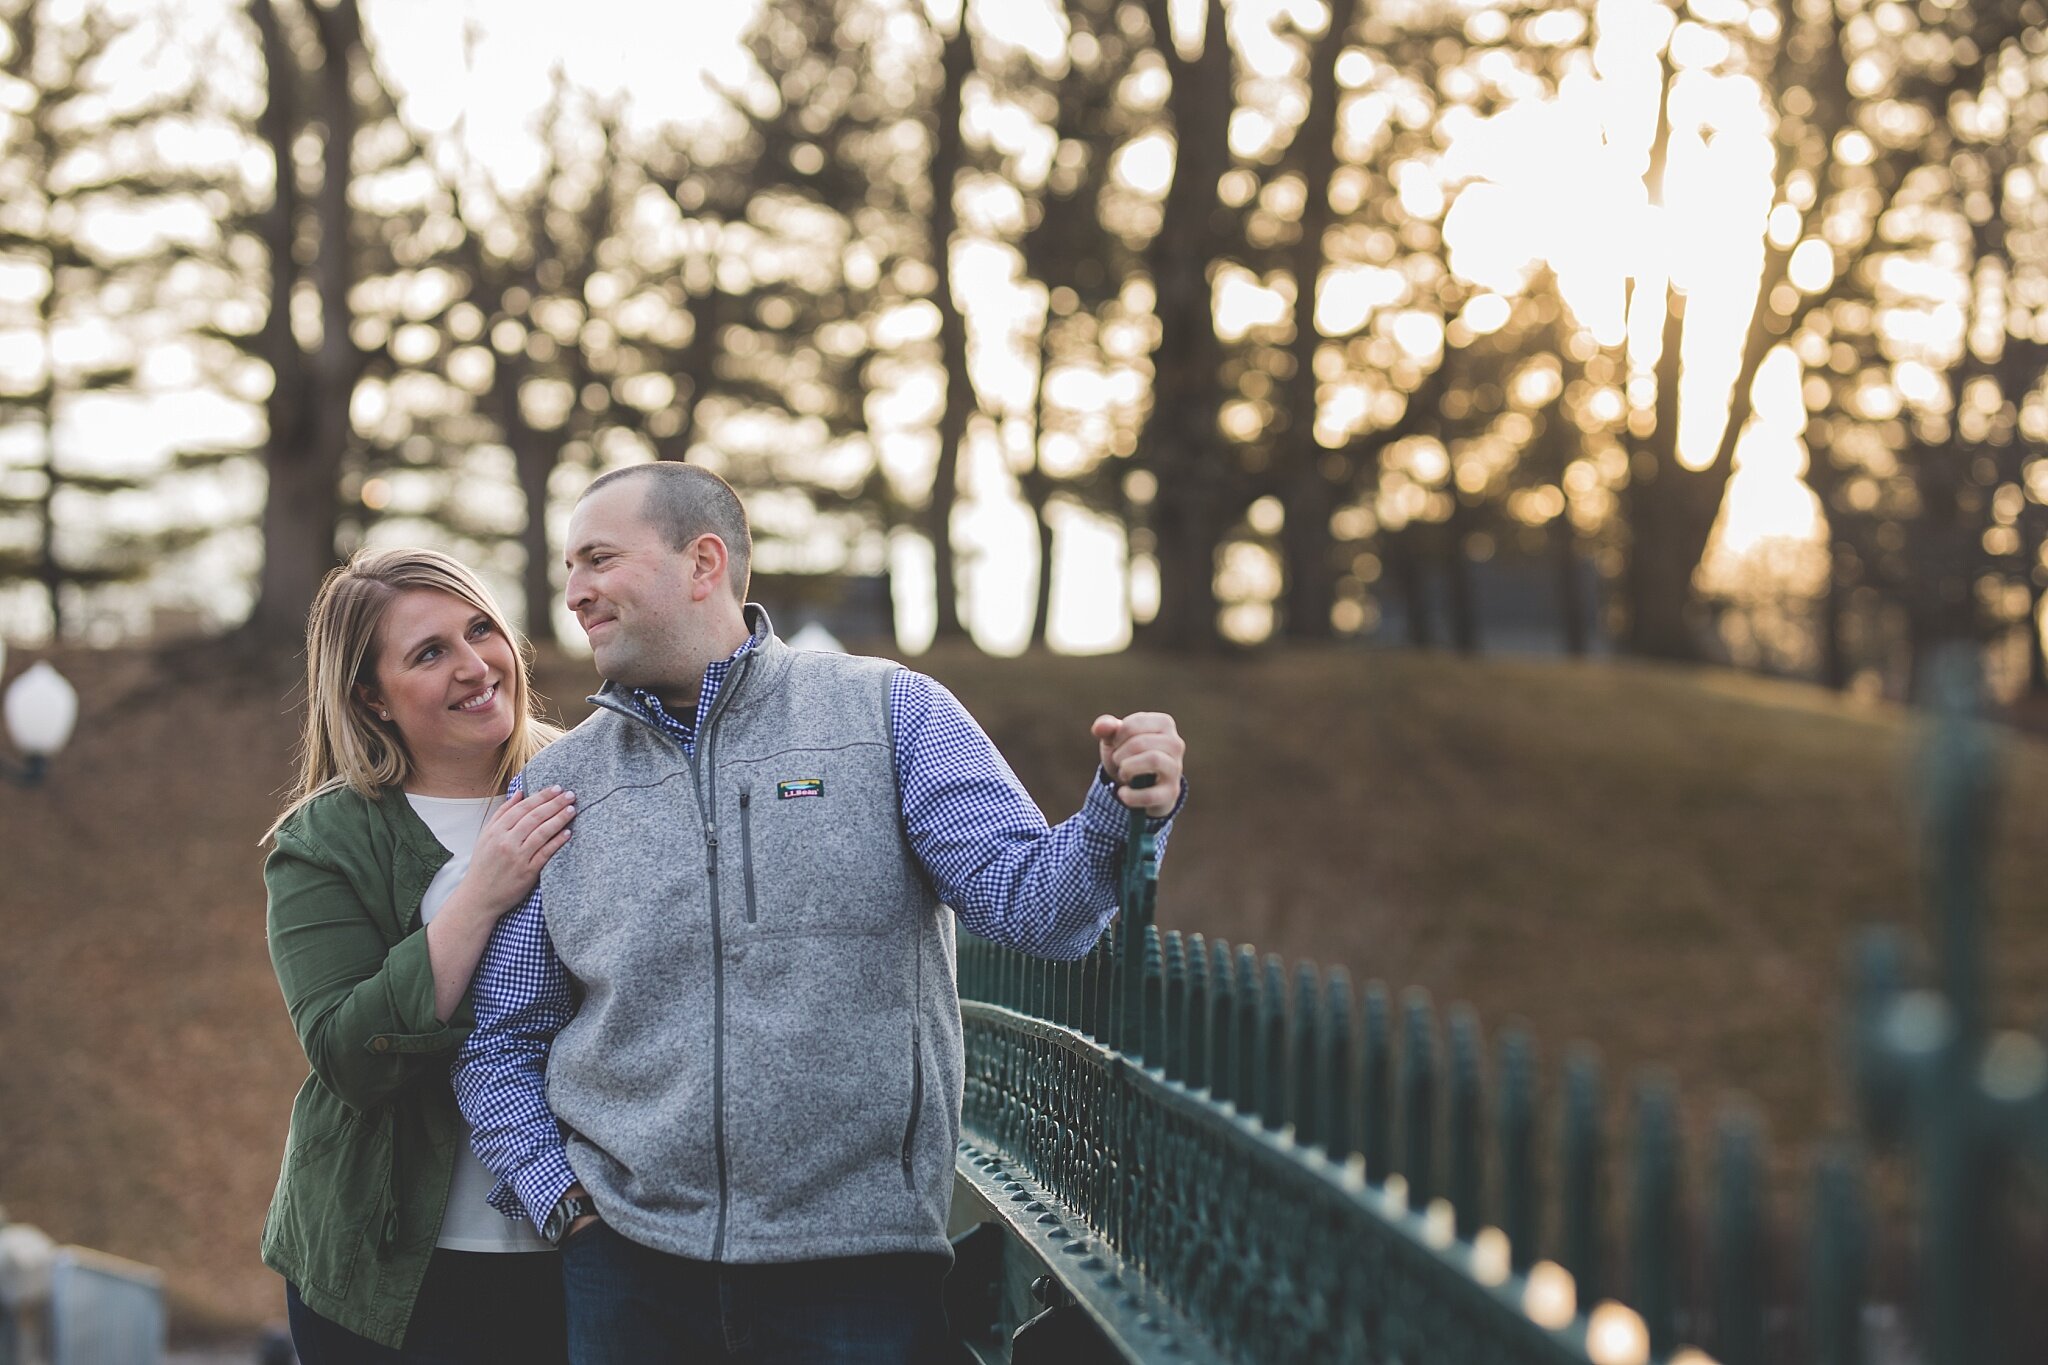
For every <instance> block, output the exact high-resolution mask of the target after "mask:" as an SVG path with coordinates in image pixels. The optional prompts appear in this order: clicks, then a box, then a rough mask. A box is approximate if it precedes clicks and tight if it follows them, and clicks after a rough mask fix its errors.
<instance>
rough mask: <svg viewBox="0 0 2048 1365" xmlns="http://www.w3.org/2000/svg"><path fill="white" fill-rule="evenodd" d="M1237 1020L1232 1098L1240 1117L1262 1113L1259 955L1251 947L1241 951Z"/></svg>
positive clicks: (1232, 1045) (1232, 1032)
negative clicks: (1260, 1097)
mask: <svg viewBox="0 0 2048 1365" xmlns="http://www.w3.org/2000/svg"><path fill="white" fill-rule="evenodd" d="M1233 975H1234V976H1235V978H1236V987H1237V1018H1236V1020H1235V1021H1234V1026H1233V1027H1232V1029H1231V1030H1230V1062H1231V1077H1230V1095H1231V1098H1232V1099H1234V1100H1236V1101H1237V1111H1238V1112H1239V1113H1240V1114H1244V1115H1247V1116H1253V1117H1255V1116H1256V1115H1257V1114H1258V1112H1259V1093H1260V1089H1261V1087H1260V1085H1259V1013H1260V1010H1261V1008H1262V1006H1261V1004H1260V996H1261V995H1262V994H1263V993H1262V992H1261V991H1260V990H1259V953H1258V949H1256V948H1254V947H1252V946H1251V945H1250V944H1249V943H1245V944H1240V945H1239V946H1238V949H1237V960H1236V970H1235V972H1234V973H1233Z"/></svg>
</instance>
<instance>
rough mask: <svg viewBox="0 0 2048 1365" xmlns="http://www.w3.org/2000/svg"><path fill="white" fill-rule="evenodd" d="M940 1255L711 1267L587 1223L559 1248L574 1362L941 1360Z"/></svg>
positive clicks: (817, 1364) (877, 1364)
mask: <svg viewBox="0 0 2048 1365" xmlns="http://www.w3.org/2000/svg"><path fill="white" fill-rule="evenodd" d="M947 1269H948V1263H947V1258H945V1257H943V1256H933V1255H923V1254H916V1253H906V1254H901V1255H887V1256H854V1257H848V1258H846V1259H843V1260H831V1261H797V1262H791V1263H787V1264H781V1265H720V1264H717V1263H713V1262H707V1261H690V1260H685V1259H683V1258H682V1257H680V1256H670V1255H668V1254H666V1253H664V1252H659V1251H654V1250H651V1249H649V1248H647V1247H643V1246H641V1245H639V1244H638V1243H636V1242H633V1241H630V1240H628V1239H627V1238H625V1237H622V1236H620V1235H619V1234H618V1233H616V1232H614V1231H612V1229H610V1228H609V1227H606V1226H605V1225H604V1224H603V1223H593V1224H591V1225H590V1226H589V1227H588V1228H587V1229H585V1230H584V1231H582V1232H579V1233H577V1234H576V1235H575V1236H574V1237H572V1238H570V1239H569V1242H568V1245H566V1246H565V1247H563V1249H562V1279H563V1284H564V1287H565V1290H566V1293H567V1300H568V1303H567V1311H568V1317H569V1358H570V1360H571V1361H573V1362H574V1365H665V1363H668V1362H674V1363H675V1365H681V1363H682V1362H689V1365H699V1362H701V1363H702V1365H717V1363H718V1362H741V1361H744V1362H748V1365H929V1363H930V1362H936V1361H940V1360H942V1359H944V1356H943V1354H942V1353H943V1351H944V1349H945V1340H946V1310H945V1299H944V1285H945V1278H946V1271H947Z"/></svg>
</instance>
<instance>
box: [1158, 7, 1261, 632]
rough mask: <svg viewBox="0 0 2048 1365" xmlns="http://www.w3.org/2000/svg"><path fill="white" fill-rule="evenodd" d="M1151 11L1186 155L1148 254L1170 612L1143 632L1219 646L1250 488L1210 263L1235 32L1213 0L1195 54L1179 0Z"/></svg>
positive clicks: (1165, 602) (1164, 591) (1164, 602)
mask: <svg viewBox="0 0 2048 1365" xmlns="http://www.w3.org/2000/svg"><path fill="white" fill-rule="evenodd" d="M1145 12H1146V14H1147V15H1148V16H1149V18H1150V20H1151V26H1152V32H1153V39H1154V42H1155V43H1156V44H1157V46H1158V49H1159V52H1160V55H1161V56H1162V57H1164V58H1165V60H1166V63H1167V67H1168V69H1169V70H1170V71H1171V72H1172V73H1173V92H1172V94H1171V96H1170V97H1169V100H1168V106H1169V111H1170V113H1171V117H1172V120H1173V130H1174V162H1173V181H1172V183H1171V184H1170V185H1169V186H1168V187H1167V192H1166V203H1165V206H1164V208H1165V221H1164V222H1163V223H1162V224H1161V226H1160V229H1159V233H1158V235H1157V236H1155V237H1154V238H1153V239H1152V242H1151V245H1150V246H1149V248H1148V249H1147V255H1146V265H1147V268H1148V270H1149V273H1150V274H1151V276H1152V284H1153V288H1154V290H1155V291H1156V295H1157V303H1156V305H1155V308H1156V311H1157V315H1158V318H1159V327H1160V338H1159V346H1158V349H1157V350H1155V351H1154V352H1153V355H1152V368H1153V376H1154V377H1153V383H1152V410H1151V415H1150V416H1149V417H1148V419H1147V420H1146V423H1145V431H1144V436H1143V439H1142V441H1141V443H1140V450H1141V458H1142V460H1143V462H1144V465H1145V467H1146V468H1148V469H1150V470H1151V471H1152V472H1153V473H1154V474H1155V475H1156V476H1157V477H1158V480H1159V492H1158V496H1157V499H1156V501H1155V502H1154V503H1153V522H1152V530H1153V534H1154V537H1155V547H1156V548H1155V553H1156V554H1157V555H1158V559H1159V614H1158V615H1157V616H1156V617H1154V618H1153V620H1152V622H1151V624H1150V625H1149V626H1148V627H1146V628H1145V630H1144V631H1143V632H1141V633H1140V636H1139V638H1140V640H1141V641H1142V642H1143V643H1145V644H1146V645H1148V646H1155V647H1158V648H1163V649H1170V650H1191V651H1192V650H1213V649H1217V648H1220V647H1221V645H1222V642H1223V639H1222V635H1221V633H1220V631H1219V629H1218V626H1217V620H1216V586H1215V585H1216V548H1217V545H1218V544H1219V542H1220V541H1221V540H1222V537H1223V532H1224V530H1225V529H1226V527H1227V526H1228V525H1229V523H1230V521H1231V520H1233V519H1234V518H1235V515H1236V512H1237V510H1238V509H1237V507H1236V503H1237V502H1238V501H1239V496H1240V494H1241V491H1242V490H1241V488H1240V486H1239V480H1238V479H1237V478H1236V477H1235V457H1234V455H1233V452H1232V451H1231V450H1230V449H1229V448H1228V446H1227V444H1226V442H1225V441H1224V439H1223V435H1222V432H1221V431H1220V430H1218V428H1217V425H1216V394H1217V383H1218V371H1219V370H1220V369H1221V366H1222V344H1221V342H1219V341H1218V339H1217V336H1216V321H1215V316H1214V310H1213V307H1212V305H1211V301H1210V285H1209V265H1210V263H1211V261H1212V260H1213V259H1214V258H1215V257H1216V255H1217V254H1218V252H1219V250H1220V248H1219V246H1218V233H1217V231H1216V225H1215V218H1216V213H1217V202H1216V181H1217V178H1218V177H1219V176H1220V175H1221V174H1222V173H1223V171H1224V170H1225V169H1227V168H1228V166H1229V164H1230V144H1229V140H1228V134H1229V128H1230V111H1231V108H1232V106H1233V104H1234V103H1235V100H1234V96H1233V94H1232V90H1231V53H1230V43H1229V40H1228V39H1227V38H1226V37H1225V35H1224V18H1223V5H1222V0H1208V3H1207V7H1206V14H1207V30H1206V33H1205V35H1204V40H1203V44H1202V51H1201V53H1200V55H1199V56H1197V57H1194V58H1192V59H1189V58H1184V57H1182V56H1181V55H1180V52H1179V50H1178V49H1177V48H1176V47H1175V46H1174V42H1173V29H1172V26H1171V24H1170V22H1169V20H1168V15H1167V0H1146V4H1145Z"/></svg>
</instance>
